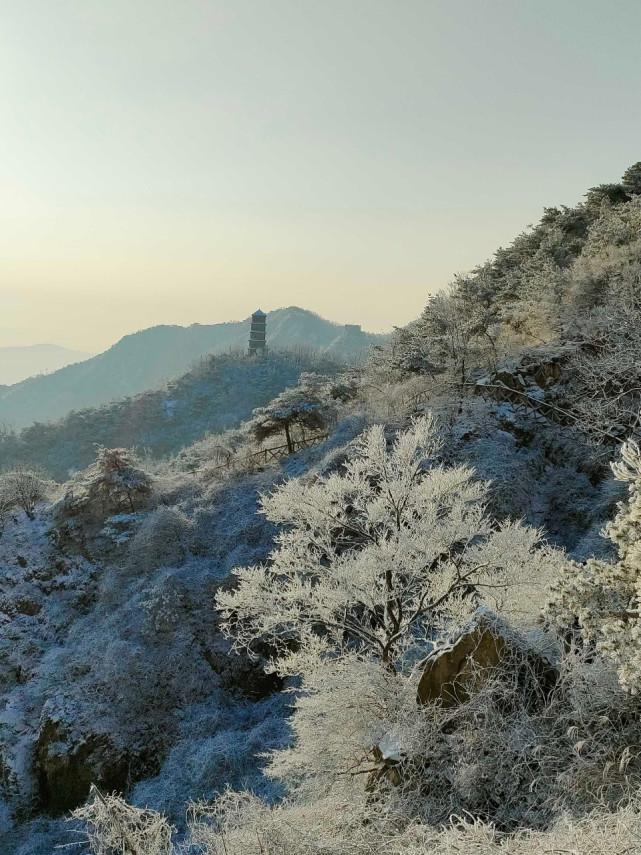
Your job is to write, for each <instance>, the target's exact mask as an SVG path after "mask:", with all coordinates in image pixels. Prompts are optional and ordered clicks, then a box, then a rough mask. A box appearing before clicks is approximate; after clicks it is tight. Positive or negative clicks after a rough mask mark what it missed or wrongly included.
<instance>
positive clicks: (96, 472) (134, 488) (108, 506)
mask: <svg viewBox="0 0 641 855" xmlns="http://www.w3.org/2000/svg"><path fill="white" fill-rule="evenodd" d="M151 490H152V479H151V478H150V476H149V475H148V473H147V472H145V471H144V469H143V468H142V467H141V465H140V462H139V461H138V460H137V458H136V456H135V455H134V453H133V451H132V450H130V449H127V448H105V447H104V446H97V459H96V462H95V463H93V464H92V465H91V466H89V467H87V469H85V470H84V471H83V472H79V473H78V474H77V475H75V476H74V477H73V478H72V479H71V481H70V482H69V483H68V485H67V488H66V492H65V494H64V496H63V498H62V500H61V501H60V503H59V506H58V508H57V512H58V514H59V515H61V516H63V517H65V516H72V517H73V516H80V517H85V518H86V519H88V520H93V521H101V520H105V519H106V518H107V517H110V516H112V515H113V514H118V513H136V512H137V511H140V510H141V509H142V508H144V507H145V505H146V504H147V502H148V500H149V497H150V494H151Z"/></svg>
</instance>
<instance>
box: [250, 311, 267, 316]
mask: <svg viewBox="0 0 641 855" xmlns="http://www.w3.org/2000/svg"><path fill="white" fill-rule="evenodd" d="M256 315H261V316H262V317H264V318H266V317H267V315H266V314H265V312H262V311H261V310H260V309H258V311H257V312H254V313H253V315H252V318H255V317H256Z"/></svg>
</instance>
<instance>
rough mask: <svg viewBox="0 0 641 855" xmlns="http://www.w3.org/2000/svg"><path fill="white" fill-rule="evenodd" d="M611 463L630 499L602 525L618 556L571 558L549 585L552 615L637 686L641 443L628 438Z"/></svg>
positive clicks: (640, 666)
mask: <svg viewBox="0 0 641 855" xmlns="http://www.w3.org/2000/svg"><path fill="white" fill-rule="evenodd" d="M612 469H613V471H614V474H615V477H616V478H617V480H619V481H627V482H629V483H630V487H629V499H628V501H627V502H620V503H619V505H618V508H619V510H618V513H617V515H616V516H615V518H614V520H613V521H612V522H611V523H609V524H608V525H607V526H606V528H605V529H604V532H603V533H604V535H605V536H606V537H608V538H609V539H610V540H611V541H612V542H613V543H614V544H615V545H616V547H617V549H618V558H619V560H618V561H601V560H597V559H594V558H591V559H588V560H587V561H586V562H585V563H584V564H577V563H575V562H571V563H569V564H568V565H566V566H565V567H564V568H563V570H562V573H561V575H560V578H559V579H558V581H556V582H555V584H554V585H553V587H552V596H551V601H550V604H549V607H548V612H549V615H550V617H551V618H552V619H553V620H554V622H555V623H556V625H557V626H558V627H559V629H560V630H561V631H564V632H569V631H571V630H572V628H573V627H575V626H576V625H577V624H578V630H579V631H580V634H581V636H582V637H583V639H584V640H585V642H586V643H587V644H594V645H595V646H596V649H597V650H598V652H599V653H601V654H602V655H603V656H605V657H606V658H608V659H611V660H612V661H614V662H615V663H616V665H617V668H618V674H619V679H620V681H621V684H622V685H623V686H624V687H625V688H626V689H628V690H630V691H632V692H638V691H639V689H641V448H639V446H638V445H637V443H636V442H632V441H629V442H626V443H625V444H624V445H623V448H622V451H621V461H619V462H616V463H613V464H612Z"/></svg>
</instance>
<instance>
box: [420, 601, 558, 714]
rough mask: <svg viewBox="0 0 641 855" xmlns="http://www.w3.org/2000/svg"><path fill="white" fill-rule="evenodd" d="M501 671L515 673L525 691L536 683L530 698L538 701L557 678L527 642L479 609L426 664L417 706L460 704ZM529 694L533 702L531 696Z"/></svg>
mask: <svg viewBox="0 0 641 855" xmlns="http://www.w3.org/2000/svg"><path fill="white" fill-rule="evenodd" d="M503 666H505V667H508V668H512V669H513V672H514V674H515V675H516V676H517V678H518V679H519V681H520V682H521V683H522V684H523V686H524V688H525V685H526V684H530V686H529V687H530V688H531V687H532V686H531V684H532V683H534V684H535V686H534V688H535V689H538V690H539V691H538V692H535V693H534V695H535V696H536V695H537V694H538V696H539V697H546V696H547V695H548V694H549V692H550V691H551V690H552V689H553V688H554V686H555V685H556V683H557V681H558V678H559V672H558V671H557V669H556V668H555V667H554V666H553V665H552V664H551V663H550V662H548V660H547V659H546V658H545V657H544V656H542V655H541V654H540V653H538V652H537V651H535V650H533V649H532V648H531V647H530V646H529V645H528V644H527V642H526V641H525V639H523V638H522V637H521V636H520V635H519V634H518V633H516V632H515V631H514V630H513V629H512V628H511V627H509V626H508V625H507V624H506V623H505V622H504V621H502V620H500V619H499V618H498V617H497V616H496V615H493V614H492V613H491V612H489V611H487V610H485V609H479V611H478V612H477V614H476V615H475V617H474V618H473V620H472V622H471V623H470V624H469V625H468V626H467V627H466V628H465V629H463V630H462V631H461V633H460V634H459V636H458V637H457V638H456V639H455V640H454V641H453V642H452V643H451V644H448V645H447V646H445V647H441V648H439V649H437V650H435V651H434V652H433V653H432V654H431V655H430V656H429V658H428V659H427V662H426V664H425V669H424V671H423V675H422V677H421V679H420V681H419V684H418V690H417V695H418V701H419V703H420V704H426V703H430V702H438V703H440V704H441V706H443V707H445V708H449V707H455V706H458V705H459V704H463V703H465V702H466V701H468V700H469V699H470V697H471V696H472V695H473V694H474V693H475V692H477V691H479V689H480V688H481V687H482V685H483V684H484V683H485V682H486V681H487V679H488V678H489V677H490V676H491V675H492V674H496V673H497V670H498V669H499V667H503ZM527 695H528V698H531V697H532V694H531V692H527Z"/></svg>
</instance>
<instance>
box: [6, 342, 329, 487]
mask: <svg viewBox="0 0 641 855" xmlns="http://www.w3.org/2000/svg"><path fill="white" fill-rule="evenodd" d="M337 367H338V366H337V364H336V363H334V362H331V361H329V360H323V359H322V358H318V357H315V356H311V355H310V356H306V355H305V354H298V355H294V354H291V353H279V352H278V351H271V352H270V353H268V355H267V357H266V358H264V359H258V360H257V359H255V358H252V357H249V356H245V355H238V356H234V355H229V354H219V355H217V356H208V357H204V358H203V359H202V360H201V361H200V362H199V363H198V364H197V365H196V366H195V367H194V368H192V369H191V370H190V371H188V372H187V373H186V374H184V375H183V376H182V377H179V378H178V379H177V380H174V381H172V382H170V383H167V384H166V385H163V386H161V387H160V388H157V389H154V390H151V391H145V392H142V393H141V394H139V395H135V396H133V397H129V398H123V399H121V400H119V401H114V402H113V403H110V404H104V405H103V406H101V407H93V408H86V409H83V410H77V411H73V412H71V413H68V414H67V415H66V416H65V417H64V418H62V419H60V420H59V421H57V422H53V423H51V424H42V423H38V424H34V425H31V426H30V427H27V428H25V429H24V430H22V431H21V432H20V433H19V434H17V435H16V434H11V433H5V434H4V435H0V461H1V464H2V466H7V465H9V464H11V463H15V462H23V463H28V464H30V465H39V466H44V467H45V469H47V471H48V472H50V473H51V474H52V475H53V476H54V477H55V478H57V479H61V480H64V479H65V478H66V477H68V475H69V473H70V472H72V471H74V470H76V469H81V468H84V467H85V466H88V465H89V464H90V463H91V461H92V460H93V459H94V457H95V454H96V451H95V445H96V443H98V444H99V445H106V446H108V447H113V446H126V447H131V446H137V447H138V448H145V449H148V450H149V451H150V452H152V453H153V454H154V456H163V455H165V454H174V453H176V452H178V451H180V449H181V448H183V447H184V446H187V445H189V444H191V443H193V442H195V441H196V440H199V439H201V438H202V437H203V436H205V434H208V433H218V432H220V431H224V430H226V429H228V428H232V427H236V426H237V425H238V424H239V423H240V422H241V421H243V420H245V419H247V418H249V416H251V413H252V410H253V409H254V408H255V407H260V406H264V405H265V404H267V403H268V402H269V401H270V400H272V398H275V397H276V396H277V395H278V394H280V392H282V391H283V389H285V388H287V387H290V386H295V385H296V382H297V380H298V377H299V376H300V374H301V372H303V371H316V372H321V373H324V374H331V373H333V372H335V371H336V369H337ZM0 468H2V467H0Z"/></svg>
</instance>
